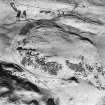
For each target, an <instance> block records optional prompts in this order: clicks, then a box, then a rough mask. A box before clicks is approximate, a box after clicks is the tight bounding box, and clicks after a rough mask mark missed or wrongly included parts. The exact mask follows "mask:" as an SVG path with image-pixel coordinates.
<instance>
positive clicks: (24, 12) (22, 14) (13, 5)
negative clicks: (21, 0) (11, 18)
mask: <svg viewBox="0 0 105 105" xmlns="http://www.w3.org/2000/svg"><path fill="white" fill-rule="evenodd" d="M10 5H11V7H12V8H13V10H14V11H15V12H17V15H16V20H18V21H20V18H21V17H22V18H25V19H26V18H27V14H26V10H24V11H23V12H22V11H21V10H19V9H17V7H16V5H15V0H11V2H10Z"/></svg>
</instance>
